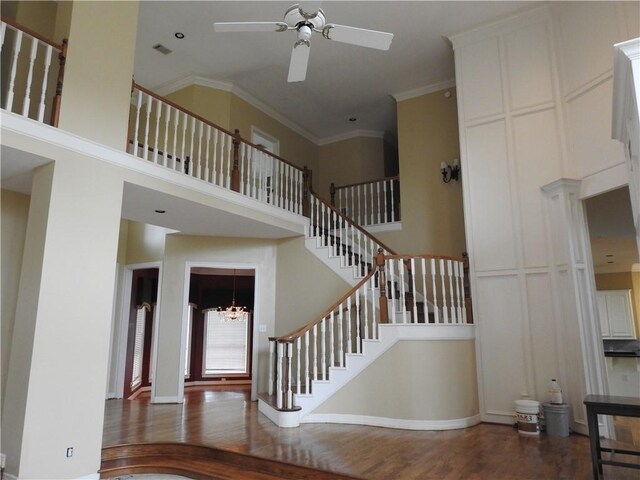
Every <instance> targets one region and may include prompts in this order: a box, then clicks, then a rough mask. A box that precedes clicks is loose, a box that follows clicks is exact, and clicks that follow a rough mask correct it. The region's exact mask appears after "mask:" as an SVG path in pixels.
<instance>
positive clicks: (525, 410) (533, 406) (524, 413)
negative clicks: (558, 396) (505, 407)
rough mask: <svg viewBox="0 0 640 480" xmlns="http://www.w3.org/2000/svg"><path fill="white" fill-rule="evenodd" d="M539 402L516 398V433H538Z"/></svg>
mask: <svg viewBox="0 0 640 480" xmlns="http://www.w3.org/2000/svg"><path fill="white" fill-rule="evenodd" d="M539 415H540V402H536V401H535V400H516V418H517V419H518V433H520V434H522V435H540V423H539V422H538V416H539Z"/></svg>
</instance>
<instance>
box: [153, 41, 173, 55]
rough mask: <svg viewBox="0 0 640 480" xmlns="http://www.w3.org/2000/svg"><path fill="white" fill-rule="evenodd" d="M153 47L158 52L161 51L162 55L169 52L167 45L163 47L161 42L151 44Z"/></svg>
mask: <svg viewBox="0 0 640 480" xmlns="http://www.w3.org/2000/svg"><path fill="white" fill-rule="evenodd" d="M153 49H154V50H157V51H158V52H160V53H162V54H163V55H169V54H170V53H171V50H169V49H168V48H167V47H165V46H164V45H162V44H161V43H157V44H155V45H154V46H153Z"/></svg>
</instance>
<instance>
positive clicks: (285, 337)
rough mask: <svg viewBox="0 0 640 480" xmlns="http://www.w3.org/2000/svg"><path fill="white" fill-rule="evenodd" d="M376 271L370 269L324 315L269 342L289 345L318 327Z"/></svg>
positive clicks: (271, 338) (272, 338)
mask: <svg viewBox="0 0 640 480" xmlns="http://www.w3.org/2000/svg"><path fill="white" fill-rule="evenodd" d="M376 271H377V269H375V268H372V269H371V271H370V272H369V273H368V274H367V275H366V276H365V277H364V278H363V279H362V280H360V281H359V282H358V283H357V284H356V286H355V287H353V288H352V289H351V290H349V291H348V292H347V293H345V294H344V295H343V296H342V297H340V299H339V300H338V301H337V302H335V303H334V304H333V305H331V307H329V308H328V309H327V310H326V311H325V312H324V313H322V314H321V315H319V316H318V317H316V318H315V319H314V320H312V321H311V322H309V323H307V324H306V325H304V326H302V327H300V328H298V329H297V330H294V331H293V332H291V333H288V334H286V335H282V336H280V337H270V338H269V340H270V341H276V342H280V343H282V342H288V343H290V342H293V341H294V340H295V339H296V338H297V337H300V336H302V335H304V334H305V333H306V332H308V331H309V330H311V329H312V328H313V326H314V325H318V324H319V323H320V322H322V320H323V319H324V318H327V316H329V315H331V312H334V311H335V310H336V309H337V308H338V307H339V306H340V305H341V304H342V303H343V302H344V301H345V300H347V299H348V298H349V297H350V296H351V295H353V294H354V293H355V292H357V291H358V290H359V289H360V287H362V286H363V285H365V284H366V283H367V282H368V281H369V280H370V279H371V277H372V276H373V275H375V273H376Z"/></svg>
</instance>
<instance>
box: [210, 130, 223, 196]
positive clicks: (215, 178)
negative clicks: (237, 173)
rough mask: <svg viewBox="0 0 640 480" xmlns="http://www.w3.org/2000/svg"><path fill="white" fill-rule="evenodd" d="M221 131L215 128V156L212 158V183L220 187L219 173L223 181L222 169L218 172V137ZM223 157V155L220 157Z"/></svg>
mask: <svg viewBox="0 0 640 480" xmlns="http://www.w3.org/2000/svg"><path fill="white" fill-rule="evenodd" d="M219 133H220V131H219V130H218V129H217V128H215V129H214V130H213V155H212V156H211V183H213V184H214V185H218V172H220V179H221V180H220V181H222V178H223V176H222V167H220V170H218V137H219ZM221 151H222V149H221ZM220 156H221V157H222V154H221V155H220Z"/></svg>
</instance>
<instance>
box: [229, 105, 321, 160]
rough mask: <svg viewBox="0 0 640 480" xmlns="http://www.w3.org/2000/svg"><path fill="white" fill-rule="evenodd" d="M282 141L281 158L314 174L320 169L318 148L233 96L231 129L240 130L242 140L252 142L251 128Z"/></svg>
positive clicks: (230, 119)
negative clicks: (305, 167)
mask: <svg viewBox="0 0 640 480" xmlns="http://www.w3.org/2000/svg"><path fill="white" fill-rule="evenodd" d="M252 126H254V127H257V128H258V129H260V130H261V131H263V132H264V133H266V134H268V135H270V136H272V137H274V138H276V139H278V140H279V141H280V156H281V157H282V158H284V159H286V160H287V161H289V162H291V163H293V164H294V165H296V166H298V167H300V168H302V167H304V166H305V165H306V166H307V167H309V168H310V169H312V170H314V172H315V171H316V170H317V168H318V146H317V145H315V144H314V143H312V142H311V141H309V140H307V139H306V138H304V137H303V136H302V135H299V134H297V133H296V132H294V131H293V130H291V129H290V128H288V127H286V126H284V125H283V124H281V123H280V122H278V121H277V120H275V119H273V118H271V117H270V116H269V115H267V114H265V113H263V112H262V111H260V110H258V109H257V108H255V107H254V106H253V105H250V104H249V103H247V102H246V101H244V100H243V99H241V98H240V97H237V96H236V95H232V96H231V115H230V118H229V129H230V130H231V131H233V130H234V129H236V128H237V129H238V130H240V135H242V138H245V139H247V140H251V127H252Z"/></svg>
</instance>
